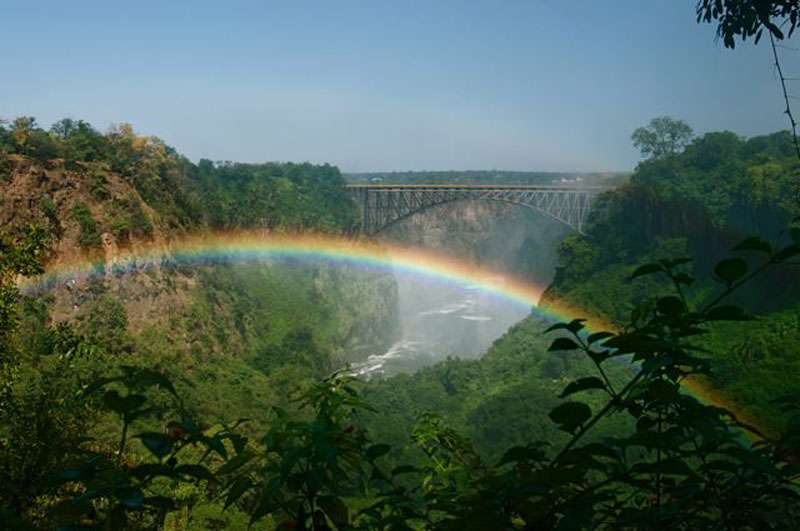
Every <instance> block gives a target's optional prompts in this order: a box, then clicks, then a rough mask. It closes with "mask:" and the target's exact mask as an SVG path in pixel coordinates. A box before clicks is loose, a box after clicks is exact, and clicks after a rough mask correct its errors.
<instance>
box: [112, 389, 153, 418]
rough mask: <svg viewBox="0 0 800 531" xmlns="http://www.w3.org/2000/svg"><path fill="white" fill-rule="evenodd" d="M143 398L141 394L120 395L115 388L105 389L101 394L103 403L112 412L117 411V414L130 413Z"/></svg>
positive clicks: (139, 404) (143, 400)
mask: <svg viewBox="0 0 800 531" xmlns="http://www.w3.org/2000/svg"><path fill="white" fill-rule="evenodd" d="M145 400H146V399H145V397H144V396H142V395H127V396H122V395H120V394H119V391H117V390H116V389H112V390H111V391H106V393H105V394H104V395H103V403H104V404H105V405H106V407H107V408H108V409H110V410H111V411H113V412H114V413H117V414H118V415H126V414H128V413H131V412H132V411H134V410H135V409H136V408H138V407H139V406H141V405H142V404H144V403H145Z"/></svg>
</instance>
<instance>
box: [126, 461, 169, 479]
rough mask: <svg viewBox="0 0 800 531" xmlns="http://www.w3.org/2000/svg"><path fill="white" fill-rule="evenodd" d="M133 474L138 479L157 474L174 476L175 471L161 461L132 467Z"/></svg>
mask: <svg viewBox="0 0 800 531" xmlns="http://www.w3.org/2000/svg"><path fill="white" fill-rule="evenodd" d="M131 476H133V477H135V478H138V479H145V478H148V477H156V476H165V477H174V476H175V471H174V470H172V469H171V468H170V467H168V466H167V465H162V464H160V463H144V464H142V465H139V466H137V467H135V468H133V469H131Z"/></svg>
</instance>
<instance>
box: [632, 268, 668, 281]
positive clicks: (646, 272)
mask: <svg viewBox="0 0 800 531" xmlns="http://www.w3.org/2000/svg"><path fill="white" fill-rule="evenodd" d="M660 271H664V266H662V265H661V264H644V265H641V266H639V267H637V268H636V271H634V272H633V274H632V275H631V276H630V277H628V280H633V279H634V278H638V277H642V276H644V275H652V274H653V273H658V272H660Z"/></svg>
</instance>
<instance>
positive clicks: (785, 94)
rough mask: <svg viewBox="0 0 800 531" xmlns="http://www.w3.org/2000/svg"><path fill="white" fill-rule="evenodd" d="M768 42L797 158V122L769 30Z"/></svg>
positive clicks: (798, 153)
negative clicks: (779, 81) (770, 46)
mask: <svg viewBox="0 0 800 531" xmlns="http://www.w3.org/2000/svg"><path fill="white" fill-rule="evenodd" d="M769 43H770V44H771V45H772V57H773V58H774V59H775V69H776V70H777V71H778V77H779V78H780V80H781V89H782V90H783V101H784V102H786V110H784V111H783V112H784V113H785V114H786V116H788V117H789V123H790V124H792V140H793V141H794V150H795V152H796V153H797V158H798V159H800V143H798V141H797V122H796V121H795V120H794V116H793V115H792V107H791V105H789V93H788V92H787V91H786V77H784V75H783V70H782V69H781V62H780V61H779V60H778V49H777V45H776V44H775V37H773V36H772V32H771V31H770V32H769Z"/></svg>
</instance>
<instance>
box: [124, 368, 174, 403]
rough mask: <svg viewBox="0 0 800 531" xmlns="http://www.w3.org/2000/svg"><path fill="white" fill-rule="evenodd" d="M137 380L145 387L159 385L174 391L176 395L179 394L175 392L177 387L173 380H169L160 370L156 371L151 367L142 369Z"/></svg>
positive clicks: (171, 391)
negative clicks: (174, 385)
mask: <svg viewBox="0 0 800 531" xmlns="http://www.w3.org/2000/svg"><path fill="white" fill-rule="evenodd" d="M135 382H136V383H137V384H138V385H143V386H145V387H149V386H152V385H158V386H160V387H163V388H164V389H166V390H167V391H169V392H170V393H172V394H173V395H174V396H176V397H177V396H178V394H177V393H176V392H175V387H173V385H172V382H171V381H170V380H169V378H167V377H166V376H164V375H163V374H161V373H160V372H156V371H154V370H151V369H140V370H139V371H138V373H137V374H136V379H135Z"/></svg>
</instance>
